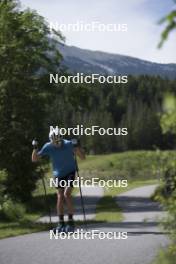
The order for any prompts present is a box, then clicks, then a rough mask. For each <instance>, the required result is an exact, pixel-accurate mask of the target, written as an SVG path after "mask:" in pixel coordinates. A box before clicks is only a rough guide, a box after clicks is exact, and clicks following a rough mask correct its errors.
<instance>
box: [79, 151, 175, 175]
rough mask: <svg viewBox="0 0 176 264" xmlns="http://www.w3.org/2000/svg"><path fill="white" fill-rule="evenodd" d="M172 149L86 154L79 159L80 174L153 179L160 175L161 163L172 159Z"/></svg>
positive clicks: (173, 154) (173, 153)
mask: <svg viewBox="0 0 176 264" xmlns="http://www.w3.org/2000/svg"><path fill="white" fill-rule="evenodd" d="M174 156H175V152H174V151H127V152H123V153H113V154H108V155H96V156H93V155H92V156H88V157H87V159H86V160H84V161H79V167H80V175H81V176H83V177H85V178H91V177H99V178H101V179H102V178H104V179H107V178H108V179H117V178H125V179H128V180H145V179H154V178H156V176H159V174H160V176H161V175H162V169H163V165H164V164H166V163H167V162H168V160H171V159H174V158H175V157H174Z"/></svg>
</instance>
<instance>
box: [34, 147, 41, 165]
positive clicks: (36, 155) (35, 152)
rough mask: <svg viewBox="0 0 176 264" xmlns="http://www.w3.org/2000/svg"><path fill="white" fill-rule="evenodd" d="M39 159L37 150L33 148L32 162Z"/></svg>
mask: <svg viewBox="0 0 176 264" xmlns="http://www.w3.org/2000/svg"><path fill="white" fill-rule="evenodd" d="M39 159H40V155H38V150H37V149H33V151H32V162H37V161H39Z"/></svg>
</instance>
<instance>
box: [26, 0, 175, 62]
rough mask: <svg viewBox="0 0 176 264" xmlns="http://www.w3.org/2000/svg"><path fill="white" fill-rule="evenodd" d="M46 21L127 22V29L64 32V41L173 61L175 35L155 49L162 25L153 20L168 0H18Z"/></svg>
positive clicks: (168, 6)
mask: <svg viewBox="0 0 176 264" xmlns="http://www.w3.org/2000/svg"><path fill="white" fill-rule="evenodd" d="M22 3H23V4H25V5H26V6H29V7H32V8H34V9H36V10H37V11H38V12H39V13H40V14H41V15H43V16H44V17H46V18H47V19H48V21H53V22H55V21H58V22H59V23H66V24H68V23H75V22H76V21H84V22H85V23H89V22H91V21H99V22H101V23H117V24H118V23H127V24H128V33H125V32H123V33H118V32H113V33H111V32H106V33H105V32H64V34H65V36H66V40H67V41H66V43H67V44H69V45H75V46H78V47H81V48H86V49H92V50H102V51H107V52H111V53H119V54H124V55H130V56H133V57H138V58H141V59H146V60H151V61H156V62H165V63H167V62H176V55H174V54H175V48H174V43H175V37H174V35H173V34H172V36H171V37H170V38H169V40H168V42H167V43H166V44H165V45H164V47H163V48H162V49H161V50H158V49H157V44H158V42H159V40H160V34H161V30H162V28H161V27H160V26H158V25H157V21H158V20H159V19H160V18H161V17H163V16H164V14H165V13H167V12H169V10H171V8H172V6H173V2H172V1H171V0H168V1H161V0H155V1H151V0H123V1H121V0H108V1H107V0H96V1H94V0H89V1H82V0H77V1H72V0H64V1H57V0H53V1H52V2H49V1H48V0H38V1H35V0H22Z"/></svg>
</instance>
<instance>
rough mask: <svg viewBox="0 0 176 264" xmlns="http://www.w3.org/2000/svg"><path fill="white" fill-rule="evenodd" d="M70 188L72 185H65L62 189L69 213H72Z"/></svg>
mask: <svg viewBox="0 0 176 264" xmlns="http://www.w3.org/2000/svg"><path fill="white" fill-rule="evenodd" d="M72 190H73V188H72V187H66V188H65V191H64V198H65V201H66V204H67V208H68V214H69V215H73V213H74V208H73V201H72Z"/></svg>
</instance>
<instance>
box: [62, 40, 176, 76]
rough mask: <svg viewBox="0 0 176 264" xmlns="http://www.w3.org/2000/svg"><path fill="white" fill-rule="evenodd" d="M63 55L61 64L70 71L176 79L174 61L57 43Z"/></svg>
mask: <svg viewBox="0 0 176 264" xmlns="http://www.w3.org/2000/svg"><path fill="white" fill-rule="evenodd" d="M58 50H59V51H60V53H61V54H62V56H63V61H62V64H61V65H62V66H64V67H66V68H67V69H68V70H69V71H70V72H72V73H75V72H82V73H84V74H91V73H98V74H102V75H108V74H112V75H118V74H119V75H135V76H138V75H150V76H161V77H164V78H169V79H176V64H175V63H167V64H164V63H157V62H150V61H147V60H142V59H139V58H135V57H131V56H126V55H121V54H114V53H109V52H104V51H92V50H88V49H81V48H78V47H75V46H68V45H65V44H58Z"/></svg>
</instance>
